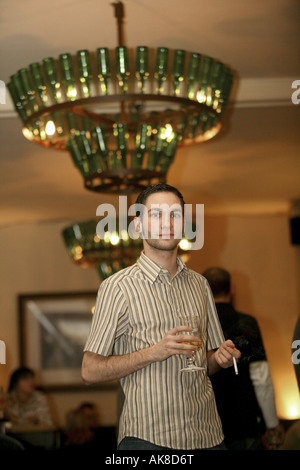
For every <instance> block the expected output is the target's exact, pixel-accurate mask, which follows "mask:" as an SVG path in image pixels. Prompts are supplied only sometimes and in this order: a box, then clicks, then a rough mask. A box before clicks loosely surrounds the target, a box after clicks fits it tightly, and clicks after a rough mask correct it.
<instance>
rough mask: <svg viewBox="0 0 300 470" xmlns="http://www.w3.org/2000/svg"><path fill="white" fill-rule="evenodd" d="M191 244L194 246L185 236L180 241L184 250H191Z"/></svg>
mask: <svg viewBox="0 0 300 470" xmlns="http://www.w3.org/2000/svg"><path fill="white" fill-rule="evenodd" d="M191 246H192V244H191V242H189V241H188V240H187V239H186V238H183V239H182V240H180V242H179V247H180V248H181V249H182V250H184V251H186V250H189V249H190V248H191Z"/></svg>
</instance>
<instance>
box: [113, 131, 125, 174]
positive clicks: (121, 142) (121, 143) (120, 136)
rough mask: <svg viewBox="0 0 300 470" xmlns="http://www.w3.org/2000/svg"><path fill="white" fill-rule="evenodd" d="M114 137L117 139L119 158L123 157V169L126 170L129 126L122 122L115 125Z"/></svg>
mask: <svg viewBox="0 0 300 470" xmlns="http://www.w3.org/2000/svg"><path fill="white" fill-rule="evenodd" d="M113 127H114V136H115V139H116V145H117V149H118V151H119V153H118V158H119V159H120V156H121V162H120V164H121V167H123V168H126V156H127V147H128V142H127V141H128V135H127V126H126V124H123V123H121V122H118V123H116V124H114V126H113Z"/></svg>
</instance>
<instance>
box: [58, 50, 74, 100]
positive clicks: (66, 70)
mask: <svg viewBox="0 0 300 470" xmlns="http://www.w3.org/2000/svg"><path fill="white" fill-rule="evenodd" d="M59 63H60V69H61V73H62V78H63V83H64V86H65V90H66V95H67V97H68V98H69V100H70V101H75V100H76V99H77V98H78V90H77V88H76V84H75V77H74V69H73V64H72V56H71V54H69V53H65V54H60V56H59Z"/></svg>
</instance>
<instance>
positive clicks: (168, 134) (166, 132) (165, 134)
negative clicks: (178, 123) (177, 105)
mask: <svg viewBox="0 0 300 470" xmlns="http://www.w3.org/2000/svg"><path fill="white" fill-rule="evenodd" d="M161 138H162V139H166V140H167V141H168V142H170V141H171V140H172V139H173V138H174V132H173V127H172V126H171V124H166V127H165V128H164V129H163V131H162V134H161Z"/></svg>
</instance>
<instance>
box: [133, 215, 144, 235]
mask: <svg viewBox="0 0 300 470" xmlns="http://www.w3.org/2000/svg"><path fill="white" fill-rule="evenodd" d="M133 221H134V228H135V231H136V232H137V233H139V234H140V235H141V234H142V222H141V219H140V217H134V219H133Z"/></svg>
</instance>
